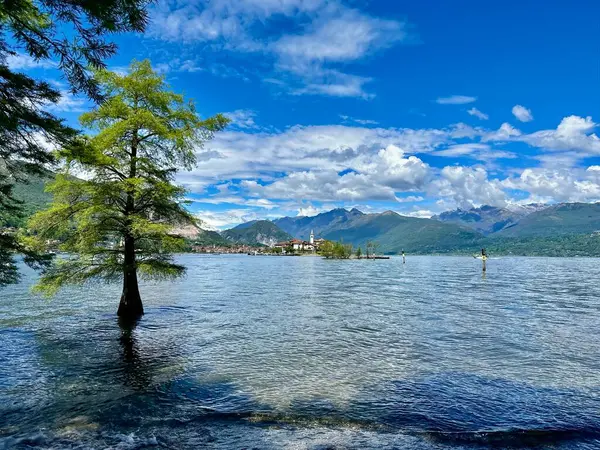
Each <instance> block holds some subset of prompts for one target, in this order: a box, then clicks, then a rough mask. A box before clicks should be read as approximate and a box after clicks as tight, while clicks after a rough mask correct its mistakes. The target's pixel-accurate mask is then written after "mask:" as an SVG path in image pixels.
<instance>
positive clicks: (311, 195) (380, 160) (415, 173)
mask: <svg viewBox="0 0 600 450" xmlns="http://www.w3.org/2000/svg"><path fill="white" fill-rule="evenodd" d="M354 166H355V168H356V170H352V171H342V172H339V171H336V170H331V169H329V170H327V169H323V170H305V171H297V172H291V173H289V174H287V175H286V176H284V177H281V178H279V179H276V180H275V181H273V182H272V183H270V184H266V185H264V184H259V183H258V182H256V181H252V180H249V181H244V182H243V183H242V186H243V188H245V189H246V190H247V192H248V194H249V195H251V196H260V197H266V198H274V199H294V200H305V199H308V200H311V201H338V202H339V201H344V202H346V201H361V200H388V201H393V200H396V192H398V191H402V192H404V191H413V190H419V189H422V188H423V186H424V185H425V183H426V182H427V181H428V180H429V178H430V175H431V169H430V167H429V165H427V164H426V163H424V162H423V161H422V160H420V159H419V158H417V157H416V156H406V155H405V153H404V152H403V151H402V150H401V149H400V148H399V147H397V146H395V145H388V146H387V147H386V148H384V149H381V150H380V151H378V152H377V153H375V154H365V155H361V156H360V157H359V158H357V159H356V161H355V164H354Z"/></svg>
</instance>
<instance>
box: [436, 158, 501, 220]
mask: <svg viewBox="0 0 600 450" xmlns="http://www.w3.org/2000/svg"><path fill="white" fill-rule="evenodd" d="M429 192H430V194H437V195H439V196H442V197H449V198H451V199H452V200H453V201H454V202H455V203H456V205H457V206H458V207H459V208H463V209H469V208H472V207H473V206H480V205H493V206H505V205H506V200H507V195H506V193H505V192H504V190H503V186H502V184H501V183H500V181H499V180H489V179H488V173H487V171H486V170H485V169H484V168H482V167H464V166H446V167H444V168H443V169H442V171H441V174H440V178H439V179H437V180H435V181H434V183H432V185H431V187H430V191H429Z"/></svg>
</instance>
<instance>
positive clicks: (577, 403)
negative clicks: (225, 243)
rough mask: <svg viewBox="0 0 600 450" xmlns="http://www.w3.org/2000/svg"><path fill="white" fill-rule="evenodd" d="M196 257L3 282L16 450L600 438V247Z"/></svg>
mask: <svg viewBox="0 0 600 450" xmlns="http://www.w3.org/2000/svg"><path fill="white" fill-rule="evenodd" d="M181 259H182V260H183V262H184V263H185V264H186V265H188V267H189V272H188V276H187V278H186V279H184V280H182V281H180V282H177V283H156V284H146V285H144V286H143V288H142V292H143V295H144V300H145V309H146V315H145V316H144V318H143V319H142V320H141V321H140V322H139V323H138V324H137V326H135V327H132V326H130V327H127V326H124V325H123V324H119V322H118V321H117V319H116V317H115V310H116V306H117V303H118V298H119V292H118V286H105V285H99V286H93V287H91V288H89V287H87V288H72V289H69V290H67V291H65V292H64V293H62V294H61V295H60V296H59V297H57V298H56V299H54V300H53V301H51V302H47V301H45V300H43V299H39V298H35V297H32V296H31V295H30V294H29V291H28V287H29V285H30V284H31V283H32V282H33V274H31V275H30V277H29V278H26V281H25V282H24V283H23V284H22V285H18V286H13V287H10V288H8V289H7V290H3V291H0V349H2V350H1V351H0V448H4V447H6V448H56V449H59V448H141V447H164V448H189V449H195V448H219V449H232V448H233V449H235V448H259V449H263V448H267V449H271V448H272V449H280V448H307V449H324V448H356V449H363V448H417V449H419V448H421V449H434V448H453V449H454V448H473V447H474V446H475V447H478V448H480V447H482V446H483V447H489V446H498V445H500V446H505V447H511V448H517V447H531V446H533V447H535V446H537V447H538V448H548V446H550V445H552V446H554V448H578V449H579V448H584V449H585V448H598V447H600V419H599V415H598V411H600V400H599V398H598V394H599V393H600V390H599V389H598V386H599V385H600V371H599V369H600V358H599V356H600V351H599V348H598V345H597V341H596V339H595V336H596V330H597V326H598V323H599V319H600V311H599V310H598V305H597V299H598V298H599V294H600V287H599V286H598V285H597V284H596V283H595V282H594V280H595V279H596V274H595V273H594V272H593V269H594V267H597V266H598V264H597V263H598V261H595V260H589V259H587V260H583V259H544V258H528V259H526V258H503V259H491V260H489V261H488V263H487V271H486V273H484V274H483V275H482V271H481V262H480V261H478V260H474V259H473V258H453V257H437V258H435V257H411V258H410V259H409V260H407V262H406V264H402V259H401V258H396V259H392V260H389V261H385V260H382V261H366V260H361V261H326V260H321V259H319V258H308V257H307V258H270V257H247V256H194V255H189V256H182V257H181Z"/></svg>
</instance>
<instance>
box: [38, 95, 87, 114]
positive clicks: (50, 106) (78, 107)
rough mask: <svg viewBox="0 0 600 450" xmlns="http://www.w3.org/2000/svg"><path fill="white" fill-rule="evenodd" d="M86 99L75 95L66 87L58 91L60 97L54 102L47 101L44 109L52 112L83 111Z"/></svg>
mask: <svg viewBox="0 0 600 450" xmlns="http://www.w3.org/2000/svg"><path fill="white" fill-rule="evenodd" d="M86 103H87V102H86V100H85V99H83V98H81V97H75V96H74V95H73V94H72V93H71V92H69V91H68V90H66V89H62V90H61V91H60V99H59V100H58V102H56V103H47V104H46V106H45V107H44V109H47V110H48V111H52V112H72V113H75V112H83V111H85V110H86Z"/></svg>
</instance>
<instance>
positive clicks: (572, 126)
mask: <svg viewBox="0 0 600 450" xmlns="http://www.w3.org/2000/svg"><path fill="white" fill-rule="evenodd" d="M596 126H597V124H596V123H594V121H593V120H592V118H591V117H589V116H588V117H585V118H584V117H579V116H568V117H565V118H564V119H563V120H562V121H561V122H560V124H559V125H558V127H557V128H556V130H541V131H536V132H535V133H531V134H528V135H525V136H523V137H522V140H523V141H524V142H527V143H528V144H529V145H532V146H535V147H540V148H544V149H548V150H553V151H569V150H573V151H579V152H582V153H585V154H590V155H597V154H600V138H598V136H597V135H596V134H595V133H592V131H593V130H594V129H595V128H596Z"/></svg>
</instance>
